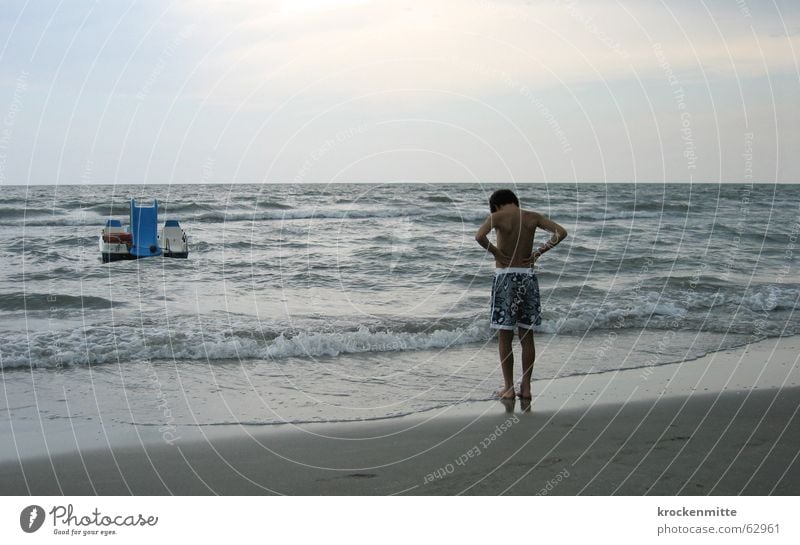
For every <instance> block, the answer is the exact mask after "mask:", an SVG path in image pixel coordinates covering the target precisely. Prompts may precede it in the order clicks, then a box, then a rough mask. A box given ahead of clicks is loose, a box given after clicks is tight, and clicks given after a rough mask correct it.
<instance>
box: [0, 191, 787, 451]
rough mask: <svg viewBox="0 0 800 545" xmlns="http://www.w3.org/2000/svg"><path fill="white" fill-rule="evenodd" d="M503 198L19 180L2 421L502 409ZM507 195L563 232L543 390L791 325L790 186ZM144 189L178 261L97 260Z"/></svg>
mask: <svg viewBox="0 0 800 545" xmlns="http://www.w3.org/2000/svg"><path fill="white" fill-rule="evenodd" d="M499 187H500V186H497V185H480V184H429V183H419V184H398V183H392V184H377V183H376V184H331V185H325V184H301V185H297V184H294V185H290V184H286V185H280V184H253V185H192V184H187V185H162V186H119V185H117V186H96V185H70V186H5V187H3V188H2V192H1V193H0V255H2V263H3V266H2V269H0V369H1V370H2V383H3V394H2V400H0V404H2V407H3V409H4V410H2V411H0V425H2V426H3V429H6V430H9V431H10V432H12V433H17V434H23V435H24V433H23V432H25V433H34V432H35V433H38V434H39V435H42V430H45V431H47V430H51V431H52V434H51V436H57V435H58V434H59V433H61V434H62V435H64V436H65V437H67V438H69V437H71V435H70V433H73V434H74V430H75V429H81V430H84V432H86V431H87V430H88V431H90V432H91V433H96V434H97V435H98V437H101V439H102V437H105V436H106V435H107V434H108V430H114V431H115V432H117V433H121V434H132V432H135V433H133V434H132V435H134V436H136V434H138V433H140V431H141V430H144V429H146V428H148V427H149V428H155V429H158V430H160V431H161V432H162V433H166V432H165V431H164V430H170V433H173V432H174V433H176V434H178V433H179V432H180V430H181V429H185V428H187V427H195V428H197V427H200V428H202V427H206V426H238V425H242V424H246V425H253V426H257V425H283V424H297V423H305V422H330V421H351V420H369V419H379V418H392V417H396V416H400V415H405V414H413V413H421V412H424V411H428V410H431V409H433V408H438V407H446V406H448V405H453V404H459V403H467V402H471V401H479V400H485V399H488V398H489V397H490V396H491V393H492V391H493V390H494V389H495V388H496V387H498V386H500V385H501V383H502V381H501V374H500V370H499V367H498V361H497V355H496V343H495V341H494V340H493V338H492V334H491V331H490V329H489V327H488V323H489V313H488V302H489V293H490V289H491V282H492V275H493V270H494V263H493V261H492V260H491V259H490V256H489V254H488V253H486V252H485V251H483V250H482V249H481V248H480V246H478V244H477V243H476V242H475V240H474V234H475V231H476V230H477V228H478V226H479V225H480V223H481V222H482V221H483V219H484V218H485V217H486V216H487V214H488V206H487V200H488V196H489V195H490V194H491V192H492V191H494V190H495V189H498V188H499ZM514 189H515V190H516V191H517V193H518V195H519V197H520V200H521V201H522V205H523V207H527V208H532V209H535V210H537V211H539V212H541V213H543V214H545V215H547V216H549V217H550V218H551V219H553V220H554V221H556V222H558V223H560V224H561V225H563V226H564V227H565V228H566V229H567V231H568V232H569V237H568V238H567V239H566V240H565V241H564V242H562V243H561V244H560V245H559V246H558V247H556V248H555V249H554V250H552V251H551V252H549V253H547V254H545V256H543V257H542V258H541V260H540V261H539V262H538V263H537V266H536V272H537V275H538V278H539V284H540V288H541V296H542V311H543V320H542V324H541V326H539V327H538V328H537V329H536V331H537V335H536V343H537V361H536V365H535V369H534V379H535V380H537V379H545V378H557V377H565V376H574V375H584V374H592V373H607V372H615V371H617V370H620V369H629V368H640V369H646V368H648V367H654V366H659V365H665V364H669V363H674V362H680V361H685V360H691V359H695V358H698V357H700V356H703V355H705V354H707V353H710V352H714V351H718V350H725V349H729V348H733V347H738V346H741V345H744V344H748V343H753V342H756V341H758V340H761V339H764V338H768V337H775V336H785V335H795V334H798V333H799V332H800V320H798V319H797V315H795V314H794V312H795V311H796V310H797V309H798V306H799V305H800V300H799V298H800V283H799V282H800V281H799V280H798V275H797V265H798V259H797V255H798V249H797V236H798V232H799V231H800V185H761V184H747V185H745V184H634V183H625V184H603V183H600V184H561V183H548V184H520V185H518V186H516V187H514ZM130 196H148V197H154V198H156V199H158V201H159V204H160V211H159V218H160V220H164V219H167V218H177V219H179V220H180V222H181V225H182V226H183V228H184V229H185V230H186V231H187V232H188V234H189V236H190V241H191V247H190V255H189V258H188V259H185V260H181V259H162V258H150V259H143V260H138V261H122V262H115V263H109V264H102V263H101V260H100V254H99V249H98V243H97V237H98V234H99V232H100V230H101V228H102V226H103V224H104V221H105V218H107V217H118V218H122V219H123V220H125V223H127V213H128V198H129V197H130ZM547 238H549V234H548V233H545V232H541V233H538V234H537V242H544V241H545V240H547ZM748 364H752V365H758V362H748ZM517 365H519V364H517ZM517 369H518V368H517ZM518 374H519V371H518V370H517V375H518ZM535 393H536V388H535V386H534V394H535ZM15 430H16V431H15ZM70 430H72V431H70ZM101 439H98V441H100V440H101ZM45 442H46V440H45ZM9 448H10V447H9ZM48 448H49V447H48Z"/></svg>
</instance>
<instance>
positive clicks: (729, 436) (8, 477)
mask: <svg viewBox="0 0 800 545" xmlns="http://www.w3.org/2000/svg"><path fill="white" fill-rule="evenodd" d="M798 354H800V337H783V338H776V339H768V340H765V341H761V342H759V343H756V344H751V345H748V346H745V347H742V348H739V349H735V350H728V351H724V352H717V353H713V354H709V355H708V356H706V357H703V358H700V359H698V360H693V361H687V362H684V363H682V364H672V365H664V366H660V367H656V368H647V369H641V370H637V369H632V370H626V371H621V372H613V373H601V374H595V375H585V376H575V377H569V378H562V379H556V380H550V381H536V382H535V383H534V392H535V393H534V396H535V397H534V401H533V405H532V407H526V406H522V405H521V403H520V401H516V402H515V403H513V404H503V403H501V402H499V401H496V402H485V403H472V404H466V405H458V406H453V407H448V408H445V409H438V410H435V411H430V412H428V413H424V414H420V415H415V416H410V417H401V418H390V419H386V420H378V421H371V422H363V423H348V424H313V425H303V426H295V427H290V426H269V427H256V426H235V427H219V428H216V427H208V428H202V429H200V430H196V431H197V433H195V434H194V435H192V434H186V437H185V439H183V440H180V441H177V442H174V443H173V444H167V443H165V442H164V441H163V440H153V441H147V442H143V443H142V444H139V445H138V446H131V447H124V448H112V449H92V450H84V451H77V452H71V453H63V454H57V455H55V456H52V457H45V458H41V457H38V458H29V459H23V460H20V461H18V462H13V463H4V464H3V465H2V466H0V483H2V485H1V486H2V493H3V494H6V495H8V494H15V495H16V494H18V495H26V494H32V495H58V494H69V495H87V494H89V495H90V494H101V495H127V494H135V495H155V494H180V495H183V494H205V495H208V494H225V495H232V494H236V495H239V494H302V495H316V494H326V495H327V494H342V495H350V494H358V495H361V494H447V495H451V494H513V495H532V494H542V495H545V494H547V495H613V494H623V495H644V494H654V495H674V494H681V495H706V494H721V495H737V494H748V495H766V494H779V495H794V494H797V493H798V492H800V460H798V458H800V439H798V438H800V416H799V415H798V410H800V372H799V371H798Z"/></svg>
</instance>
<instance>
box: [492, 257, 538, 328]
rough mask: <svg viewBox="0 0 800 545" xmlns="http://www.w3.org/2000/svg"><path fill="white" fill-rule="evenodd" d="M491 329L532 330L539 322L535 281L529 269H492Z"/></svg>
mask: <svg viewBox="0 0 800 545" xmlns="http://www.w3.org/2000/svg"><path fill="white" fill-rule="evenodd" d="M491 305H492V318H491V327H492V329H510V330H514V329H516V328H523V329H532V328H533V326H535V325H540V324H541V323H542V309H541V303H540V299H539V280H538V279H537V278H536V274H535V273H534V272H533V270H532V269H529V268H527V267H508V268H506V269H496V270H495V273H494V282H493V284H492V301H491Z"/></svg>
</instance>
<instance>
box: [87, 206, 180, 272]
mask: <svg viewBox="0 0 800 545" xmlns="http://www.w3.org/2000/svg"><path fill="white" fill-rule="evenodd" d="M130 206H131V208H130V224H129V226H128V227H127V228H126V227H124V226H123V225H122V221H121V220H119V219H114V218H109V219H107V220H106V224H105V226H104V227H103V230H102V232H101V233H100V240H99V245H100V256H101V258H102V260H103V263H109V262H111V261H120V260H123V259H140V258H143V257H157V256H163V257H175V258H184V259H185V258H187V257H189V237H187V235H186V232H185V231H184V230H183V228H181V225H180V223H179V222H178V220H177V219H168V220H167V221H166V222H165V223H164V227H162V228H161V230H160V231H159V230H158V201H156V200H155V199H150V200H141V201H137V200H136V199H135V198H132V199H131V201H130Z"/></svg>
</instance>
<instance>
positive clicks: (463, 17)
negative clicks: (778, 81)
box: [184, 0, 800, 106]
mask: <svg viewBox="0 0 800 545" xmlns="http://www.w3.org/2000/svg"><path fill="white" fill-rule="evenodd" d="M184 10H185V11H184V13H186V12H194V13H197V12H198V11H199V12H203V13H205V14H206V15H205V16H206V17H210V18H213V19H215V20H216V21H218V25H219V27H220V28H219V34H226V33H228V34H233V35H235V39H231V40H228V41H227V42H226V44H225V45H223V46H222V47H221V48H220V49H219V51H218V53H217V54H215V55H214V56H212V57H211V58H209V59H208V61H207V62H208V64H207V66H206V69H207V74H208V76H209V77H208V79H207V80H206V82H207V83H209V84H210V85H215V86H216V90H215V94H214V99H217V100H225V101H232V102H237V101H244V100H246V99H247V97H248V96H250V95H251V94H252V93H254V92H255V97H256V99H257V100H258V101H261V102H262V103H263V101H264V100H265V98H271V99H273V100H275V101H282V100H285V99H286V98H287V97H290V96H292V95H295V94H296V93H298V91H300V92H303V93H311V94H319V93H321V94H325V95H342V96H345V97H352V96H358V95H364V94H371V99H370V100H371V101H374V100H379V101H385V100H390V101H392V100H394V101H398V100H400V101H402V102H405V101H407V100H408V96H407V94H402V93H401V94H398V93H393V92H391V91H393V90H398V89H413V88H421V89H438V90H445V91H448V92H456V93H464V94H468V95H474V96H480V95H484V94H492V93H504V92H509V91H512V92H513V91H514V90H509V88H508V87H509V81H513V82H519V84H521V85H525V86H527V87H530V88H544V87H552V86H562V85H563V86H570V85H573V84H579V83H582V82H592V81H604V80H614V79H619V78H651V77H662V76H663V66H662V63H660V62H659V59H658V58H657V57H656V55H655V52H654V44H658V47H660V50H661V51H662V52H663V55H664V57H665V58H666V59H667V61H668V63H669V66H670V68H671V69H672V70H673V71H674V72H675V73H679V74H683V77H684V80H686V81H688V80H689V79H695V80H700V79H702V76H703V74H704V73H705V76H706V77H708V76H709V75H711V76H712V77H735V76H738V77H758V76H763V75H766V74H779V73H787V72H789V73H791V72H793V71H795V70H796V65H795V62H796V59H795V58H794V51H797V50H800V36H797V35H796V34H795V35H789V36H787V35H786V34H784V33H781V32H779V31H781V29H780V28H774V29H772V30H773V31H772V32H762V33H760V34H759V35H758V36H757V37H754V33H753V31H752V29H751V27H750V23H751V21H749V20H748V19H747V18H745V17H743V16H741V14H737V12H736V11H735V6H733V7H732V8H731V7H729V8H728V9H727V10H726V11H724V12H721V13H718V14H714V13H712V14H711V15H709V14H706V13H703V11H702V10H698V7H697V5H696V4H693V3H684V4H682V5H679V6H678V7H675V8H671V9H669V8H663V7H660V5H659V4H656V3H649V2H637V3H634V4H633V6H631V7H627V8H625V7H622V6H620V5H619V4H617V3H616V2H601V1H598V2H580V3H578V2H571V1H547V2H535V3H527V2H511V1H503V2H489V1H464V0H438V1H434V2H410V3H403V2H380V1H374V2H365V1H343V0H340V1H334V0H329V1H325V0H302V1H287V2H268V3H261V2H253V3H251V2H244V3H235V4H231V3H226V2H218V1H214V0H195V1H194V2H193V3H191V2H190V3H189V4H184ZM765 59H766V60H765ZM232 65H235V66H236V68H235V69H233V70H229V71H228V72H227V73H226V76H225V78H226V81H225V82H224V83H223V84H221V85H220V82H219V81H218V80H217V79H215V78H216V76H218V74H219V73H220V71H221V70H222V69H224V68H225V67H230V66H232ZM205 90H206V91H207V90H208V87H206V89H205ZM430 96H433V95H430ZM266 104H269V105H270V106H272V104H271V101H269V102H267V103H266Z"/></svg>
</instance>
